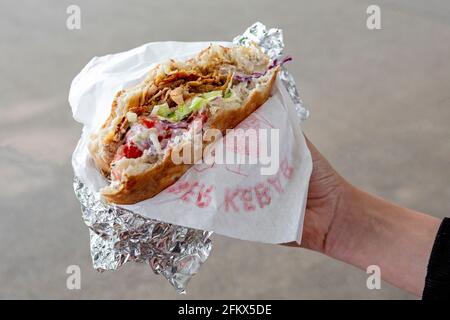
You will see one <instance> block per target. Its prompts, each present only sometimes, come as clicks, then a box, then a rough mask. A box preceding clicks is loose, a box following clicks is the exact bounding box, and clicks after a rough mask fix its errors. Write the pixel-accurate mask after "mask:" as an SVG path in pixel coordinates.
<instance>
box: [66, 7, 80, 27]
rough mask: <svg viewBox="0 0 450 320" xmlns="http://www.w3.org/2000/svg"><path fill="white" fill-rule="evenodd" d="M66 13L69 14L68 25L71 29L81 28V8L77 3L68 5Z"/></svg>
mask: <svg viewBox="0 0 450 320" xmlns="http://www.w3.org/2000/svg"><path fill="white" fill-rule="evenodd" d="M66 13H67V14H68V16H67V19H66V27H67V29H69V30H80V29H81V9H80V6H77V5H76V4H71V5H70V6H68V7H67V9H66Z"/></svg>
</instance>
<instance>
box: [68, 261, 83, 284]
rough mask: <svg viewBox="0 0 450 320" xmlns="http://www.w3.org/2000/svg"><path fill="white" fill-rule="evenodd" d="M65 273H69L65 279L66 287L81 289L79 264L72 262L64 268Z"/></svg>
mask: <svg viewBox="0 0 450 320" xmlns="http://www.w3.org/2000/svg"><path fill="white" fill-rule="evenodd" d="M66 273H67V274H68V275H69V276H68V277H67V279H66V288H67V289H68V290H80V289H81V269H80V266H78V265H76V264H73V265H70V266H68V267H67V268H66Z"/></svg>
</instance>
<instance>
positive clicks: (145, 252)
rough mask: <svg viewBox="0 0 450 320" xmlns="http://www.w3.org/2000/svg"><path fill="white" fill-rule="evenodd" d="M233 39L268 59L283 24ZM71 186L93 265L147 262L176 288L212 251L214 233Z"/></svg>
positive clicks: (279, 42)
mask: <svg viewBox="0 0 450 320" xmlns="http://www.w3.org/2000/svg"><path fill="white" fill-rule="evenodd" d="M233 42H234V43H235V44H238V45H244V46H245V45H249V44H250V43H251V42H256V43H257V44H259V45H260V46H261V47H262V48H263V50H264V51H265V52H266V53H267V54H268V55H269V56H270V57H271V58H272V59H276V58H280V57H281V56H282V54H283V49H284V43H283V34H282V31H281V29H269V30H267V28H266V26H265V25H263V24H262V23H260V22H256V23H255V24H253V25H252V26H251V27H249V28H248V29H247V30H246V31H245V32H244V33H243V34H242V35H240V36H237V37H236V38H235V39H234V40H233ZM280 77H281V80H282V82H283V84H284V85H285V87H286V89H287V91H288V92H289V94H290V96H291V97H292V100H293V101H294V104H295V106H296V109H297V113H298V115H299V117H300V118H301V119H303V120H304V119H306V118H307V117H308V111H307V110H306V108H305V107H304V106H303V103H302V100H301V99H300V95H299V93H298V90H297V87H296V85H295V81H294V79H293V77H292V76H291V75H290V74H289V73H288V72H287V69H286V68H285V67H284V66H283V67H282V69H281V72H280ZM73 186H74V191H75V194H76V196H77V198H78V201H79V202H80V204H81V211H82V216H83V220H84V222H85V224H86V225H87V226H88V227H89V233H90V250H91V257H92V263H93V266H94V268H95V269H96V270H98V271H105V270H116V269H118V268H120V267H121V266H122V265H124V264H125V263H127V262H129V261H135V262H141V263H147V264H148V265H149V266H150V268H151V269H152V270H153V271H154V272H155V273H156V274H161V275H163V276H164V277H165V278H166V279H167V280H168V281H169V282H170V283H171V284H172V285H173V286H174V288H175V289H176V291H177V292H178V293H185V291H186V286H187V283H188V282H189V280H190V279H191V278H192V276H193V275H195V274H196V273H197V271H198V270H199V268H200V266H201V265H202V264H203V263H204V262H205V261H206V260H207V258H208V256H209V253H210V252H211V248H212V243H211V239H210V236H211V234H212V232H209V231H203V230H196V229H191V228H186V227H181V226H177V225H173V224H170V223H164V222H160V221H156V220H152V219H149V218H146V217H143V216H141V215H139V214H135V213H133V212H131V211H129V210H126V209H124V208H121V207H120V206H116V205H114V204H109V203H106V202H104V201H103V200H102V199H100V196H99V194H98V193H95V192H92V191H91V190H90V189H89V188H87V187H86V186H85V185H84V184H83V183H82V181H81V180H80V179H79V178H78V177H75V178H74V183H73Z"/></svg>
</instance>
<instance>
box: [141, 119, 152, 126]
mask: <svg viewBox="0 0 450 320" xmlns="http://www.w3.org/2000/svg"><path fill="white" fill-rule="evenodd" d="M141 121H142V124H143V125H144V126H146V127H147V128H149V129H150V128H153V127H154V126H155V120H151V119H147V118H141Z"/></svg>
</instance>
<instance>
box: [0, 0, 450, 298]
mask: <svg viewBox="0 0 450 320" xmlns="http://www.w3.org/2000/svg"><path fill="white" fill-rule="evenodd" d="M373 2H376V3H377V4H378V5H380V6H381V9H382V27H383V29H382V30H379V31H369V30H368V29H367V28H366V25H365V20H366V17H367V15H366V12H365V11H366V8H367V6H368V5H369V4H371V3H373ZM73 3H75V4H78V5H79V6H80V7H81V15H82V29H81V30H78V31H69V30H67V29H66V26H65V23H66V18H67V14H66V8H67V6H68V5H69V4H73ZM257 20H261V21H263V22H264V23H265V24H267V25H269V26H279V27H282V28H283V29H284V34H285V41H286V43H287V50H286V51H287V53H290V54H292V55H293V56H294V61H293V62H292V63H290V64H289V69H290V70H291V71H292V73H293V74H294V76H295V78H296V80H297V82H298V85H299V87H300V88H301V92H302V95H303V99H304V101H305V102H306V104H307V105H308V106H309V108H310V110H311V118H310V120H309V121H308V122H307V123H306V125H305V131H306V134H307V135H308V137H309V138H310V139H311V140H312V141H313V142H314V143H315V144H316V145H317V147H318V148H319V149H320V150H321V151H322V152H323V153H324V154H325V155H326V157H327V158H329V159H330V161H331V162H332V163H333V165H334V166H335V167H336V169H337V170H338V171H339V172H341V173H342V174H343V175H344V176H345V177H347V178H348V179H349V180H350V181H352V182H353V183H354V184H356V185H358V186H360V187H362V188H364V189H366V190H368V191H370V192H374V193H376V194H378V195H381V196H383V197H385V198H388V199H390V200H393V201H396V202H398V203H400V204H402V205H405V206H409V207H412V208H415V209H417V210H422V211H424V212H428V213H430V214H433V215H435V216H437V217H443V216H445V215H449V212H450V200H449V199H450V183H449V181H450V170H448V166H449V162H450V139H449V133H450V129H449V125H448V122H449V119H450V108H449V105H450V90H449V89H450V62H449V57H450V3H449V2H448V1H445V0H443V1H419V0H417V1H416V0H414V1H412V0H402V1H370V2H369V1H362V0H359V1H336V0H330V1H220V2H219V1H193V0H191V1H178V2H175V1H158V2H157V1H151V2H150V1H142V2H137V1H126V2H123V1H122V2H114V3H113V2H107V1H95V2H94V1H5V0H2V1H1V4H0V46H1V47H0V48H1V50H0V74H1V78H0V88H1V89H0V90H1V94H0V99H1V100H0V102H1V103H0V108H1V117H0V177H1V178H0V188H1V190H2V192H1V193H0V211H1V223H0V252H1V253H2V254H1V257H0V298H64V299H74V298H88V299H91V298H100V299H104V298H131V299H134V298H139V299H141V298H176V299H184V298H199V299H210V298H255V299H259V298H313V299H316V298H344V299H350V298H351V299H354V298H367V299H372V298H376V299H378V298H382V299H391V298H400V299H403V298H407V299H408V298H412V297H411V296H410V295H408V294H407V293H405V292H402V291H400V290H398V289H396V288H393V287H392V286H390V285H388V284H386V283H383V284H382V289H381V290H372V291H371V290H368V289H367V288H366V286H365V282H366V274H365V273H364V272H362V271H359V270H357V269H355V268H353V267H349V266H347V265H345V264H343V263H341V262H337V261H333V260H331V259H329V258H327V257H324V256H322V255H319V254H316V253H313V252H309V251H306V250H299V249H290V248H284V247H281V246H276V245H263V244H258V243H250V242H243V241H238V240H233V239H228V238H225V237H221V236H215V237H214V250H213V252H212V254H211V257H210V259H209V260H208V261H207V263H206V264H205V265H204V266H203V267H202V269H201V271H200V273H199V274H198V275H197V276H196V277H195V278H194V280H193V281H192V282H191V283H190V287H189V293H188V295H187V296H178V295H176V294H175V291H174V290H173V289H172V288H171V287H170V285H169V284H168V283H166V281H165V280H164V279H163V278H162V277H159V276H156V275H153V273H152V272H151V271H150V270H149V268H148V267H147V266H145V265H132V264H129V265H126V266H125V267H124V268H123V269H122V270H120V271H118V272H111V273H103V274H99V273H97V272H95V271H94V270H93V269H92V268H91V261H90V256H89V240H88V233H87V229H86V227H85V226H84V225H83V222H82V221H81V217H80V210H79V205H78V203H77V202H76V200H75V198H74V195H73V191H72V185H71V183H72V170H71V166H70V156H71V153H72V151H73V148H74V146H75V144H76V142H77V140H78V138H79V135H80V129H81V127H80V125H79V124H77V123H75V122H74V121H73V119H72V118H71V113H70V109H69V106H68V103H67V95H68V89H69V86H70V82H71V80H72V78H73V77H74V76H75V75H76V74H77V73H78V72H79V70H81V68H82V67H83V66H84V65H85V64H86V63H87V62H88V61H89V59H90V58H91V57H93V56H95V55H104V54H107V53H113V52H119V51H123V50H127V49H130V48H133V47H135V46H138V45H141V44H143V43H145V42H150V41H158V40H182V41H198V40H228V39H232V38H233V37H234V36H235V35H236V34H238V33H240V32H241V31H242V30H244V29H245V28H246V27H247V26H249V25H250V24H251V23H253V22H254V21H257ZM387 245H388V244H387ZM374 263H376V261H374ZM71 264H77V265H79V266H80V267H81V270H82V289H81V290H79V291H77V290H75V291H69V290H67V289H66V277H67V275H66V273H65V271H66V267H67V266H68V265H71Z"/></svg>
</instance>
